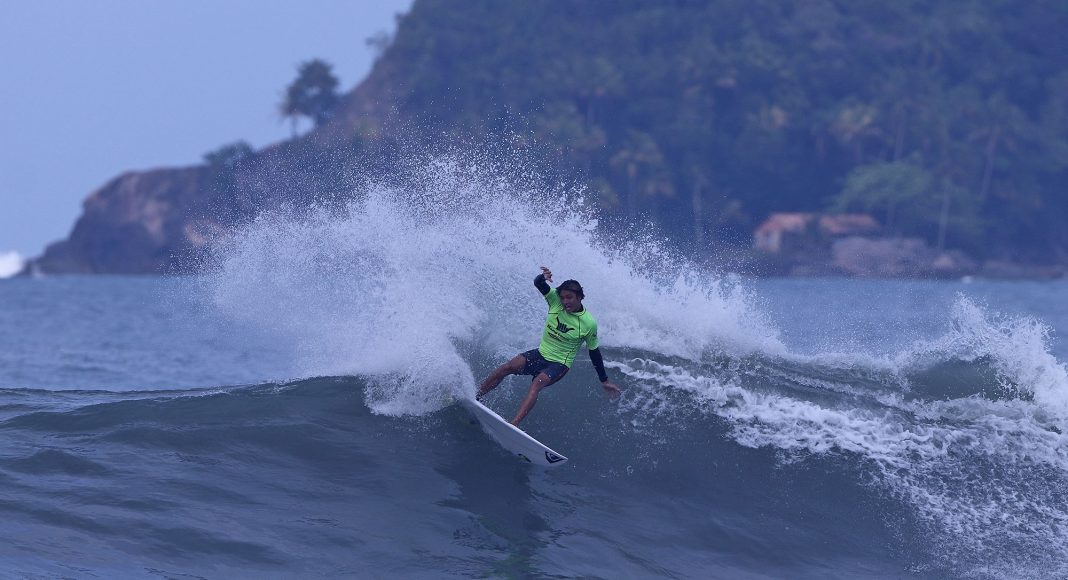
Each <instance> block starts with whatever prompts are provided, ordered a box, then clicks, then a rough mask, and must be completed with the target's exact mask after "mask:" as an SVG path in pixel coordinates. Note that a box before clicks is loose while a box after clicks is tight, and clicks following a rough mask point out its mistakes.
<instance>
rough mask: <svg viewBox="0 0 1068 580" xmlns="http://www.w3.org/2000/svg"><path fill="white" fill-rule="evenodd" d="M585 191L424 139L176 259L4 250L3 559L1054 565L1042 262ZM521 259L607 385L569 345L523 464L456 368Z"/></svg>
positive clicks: (474, 571) (72, 567)
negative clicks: (901, 255)
mask: <svg viewBox="0 0 1068 580" xmlns="http://www.w3.org/2000/svg"><path fill="white" fill-rule="evenodd" d="M589 195H590V194H589V193H588V192H586V191H583V190H582V189H581V188H580V187H574V186H571V185H568V184H552V183H550V184H548V185H547V184H546V180H545V179H541V178H538V177H537V176H530V175H523V174H521V173H520V174H516V172H514V171H512V170H509V169H507V168H503V167H501V166H499V165H495V164H492V163H484V162H482V163H473V162H465V161H463V160H459V159H455V158H450V159H435V160H431V161H426V162H425V163H422V164H419V165H417V166H416V167H415V168H414V169H413V170H411V171H410V172H409V173H407V174H406V175H405V176H404V178H403V179H398V180H394V181H392V182H388V183H385V182H383V183H377V184H374V185H368V186H366V187H364V188H361V190H360V191H357V192H355V195H354V196H353V197H352V198H351V199H346V200H344V201H336V200H334V201H324V202H323V203H321V204H319V205H316V206H314V207H310V208H309V207H302V208H279V209H276V210H273V211H269V212H265V213H263V214H261V215H260V216H258V217H257V218H256V219H255V220H254V221H252V222H250V223H248V224H246V225H244V226H242V227H241V228H239V229H237V230H235V231H233V232H228V233H227V234H226V235H224V236H220V238H219V239H218V240H216V243H215V245H214V248H213V251H212V253H211V255H210V256H209V257H207V258H206V260H205V263H204V265H203V266H204V272H205V273H204V274H202V275H199V276H194V277H185V278H161V279H148V278H128V277H99V278H85V277H68V278H54V279H29V278H21V279H10V280H3V281H0V328H2V329H3V332H2V335H0V430H2V432H3V433H4V445H3V452H2V455H0V489H2V490H3V494H2V495H0V509H2V510H3V513H4V514H5V522H4V523H3V524H0V536H2V537H3V539H4V540H5V541H4V542H3V546H2V547H0V563H2V565H3V569H4V570H6V571H7V572H8V573H9V574H11V575H13V576H19V577H21V576H40V577H58V576H77V577H87V576H107V577H175V576H182V575H188V576H190V577H209V578H214V577H224V576H237V577H262V576H264V575H272V574H273V575H283V576H305V577H307V576H313V577H314V576H320V577H321V576H326V577H337V576H350V577H396V576H403V577H470V576H479V577H481V576H504V577H543V576H561V577H579V576H581V577H604V578H621V577H648V576H667V577H681V578H707V577H723V578H781V577H793V578H828V577H831V578H833V577H838V578H856V577H875V578H901V577H917V578H1059V577H1065V576H1068V493H1066V491H1065V490H1066V489H1068V436H1066V435H1065V431H1066V429H1068V369H1066V367H1065V364H1064V362H1063V361H1064V360H1066V359H1068V348H1066V345H1065V344H1064V343H1063V342H1061V340H1060V339H1059V338H1058V335H1057V330H1061V331H1063V329H1064V328H1068V311H1066V310H1065V309H1064V306H1063V304H1064V303H1065V302H1064V299H1063V298H1064V296H1065V292H1066V290H1068V285H1066V284H1065V283H1064V282H1046V283H1037V282H1031V283H998V282H984V281H977V282H974V283H963V282H922V281H917V282H900V281H849V280H754V279H749V278H745V277H741V276H736V275H728V274H723V273H720V272H717V271H715V270H714V269H711V268H707V267H702V266H699V265H696V264H694V263H693V262H692V261H689V260H687V259H685V258H684V257H682V256H681V255H680V253H679V252H677V251H675V250H674V249H672V248H671V247H670V245H669V244H668V243H667V242H664V241H662V240H661V238H660V236H659V235H658V234H657V232H655V231H654V230H652V229H651V228H648V227H644V226H642V225H641V224H623V225H620V224H617V223H614V224H607V223H604V222H603V221H601V220H599V216H598V215H597V213H596V212H595V211H594V210H593V209H592V207H593V205H594V204H593V203H592V201H591V200H590V199H589V198H588V196H589ZM541 265H546V266H549V267H551V268H552V270H553V272H554V274H555V277H556V278H558V279H560V280H563V279H566V278H576V279H578V280H579V281H580V282H582V284H583V286H584V287H585V289H586V295H587V298H586V300H585V305H586V306H587V307H588V308H589V309H590V310H591V312H592V313H593V314H594V315H595V316H596V317H597V320H598V323H599V327H600V338H601V343H602V349H603V351H604V353H605V360H606V363H607V367H608V370H609V373H610V375H611V376H612V378H613V380H614V381H616V382H617V383H618V384H619V385H620V386H621V387H622V389H623V391H624V393H623V395H622V397H620V399H618V400H609V399H607V398H605V397H604V396H603V394H602V393H601V390H600V388H599V384H598V382H597V379H596V375H595V373H594V372H593V369H592V367H591V365H590V364H589V362H588V360H587V359H586V357H585V355H584V354H580V355H579V357H578V358H577V359H576V363H575V366H574V368H573V370H572V372H570V373H569V374H568V375H567V377H565V379H564V380H563V381H561V382H560V383H559V384H557V385H554V386H553V387H551V388H550V389H549V390H547V391H545V392H544V393H543V395H542V398H541V400H540V402H539V404H538V407H537V408H536V409H535V410H534V412H533V413H532V414H531V415H530V417H529V418H528V419H527V420H526V421H525V422H524V428H525V429H527V430H528V431H529V432H530V433H532V434H533V435H535V436H536V437H538V438H539V439H541V440H543V441H544V442H546V443H547V444H549V445H550V446H552V447H554V448H556V449H559V450H560V451H561V452H563V453H565V454H566V455H567V456H568V457H569V458H570V461H569V463H568V464H567V465H565V466H564V467H562V468H560V469H559V470H555V471H551V472H545V471H540V470H537V469H535V468H531V467H529V466H527V465H524V464H522V463H521V462H519V461H517V460H516V459H515V458H513V457H510V456H509V455H508V454H507V453H506V452H504V451H503V450H502V449H501V448H500V447H498V446H496V445H495V444H494V443H493V442H492V441H491V440H489V439H488V438H487V437H486V436H485V435H484V434H483V433H482V432H481V430H480V429H479V428H478V426H477V424H473V423H472V421H471V418H470V417H469V416H468V415H467V413H466V412H465V411H464V410H463V409H462V408H460V407H459V406H458V405H456V404H455V400H456V399H457V398H460V397H470V396H472V395H473V393H474V390H475V385H476V383H477V382H478V381H479V380H480V379H481V378H482V377H483V376H485V375H486V374H487V373H488V372H489V371H490V370H492V369H493V368H494V367H495V366H496V365H497V364H500V362H502V361H503V360H506V359H507V358H510V357H511V356H514V355H515V354H516V353H518V352H521V351H524V350H527V349H529V348H532V347H533V346H536V344H537V339H538V336H540V331H541V326H542V324H543V322H544V316H545V305H544V301H543V300H542V298H541V297H540V295H539V294H538V292H537V291H536V290H535V289H534V287H533V282H532V281H533V278H534V276H535V275H536V274H537V272H538V266H541ZM525 386H526V385H525V381H524V380H523V379H522V378H519V377H516V378H510V379H507V380H506V381H505V382H504V383H503V384H502V387H501V388H499V389H497V390H496V391H494V392H493V393H492V394H491V395H490V396H489V397H487V404H488V405H489V406H491V407H493V408H495V409H497V410H498V411H500V412H502V413H503V414H505V415H507V414H509V413H510V412H512V411H513V410H514V408H515V407H516V406H517V405H518V401H519V400H520V398H521V396H522V394H523V392H524V391H525Z"/></svg>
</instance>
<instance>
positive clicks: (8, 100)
mask: <svg viewBox="0 0 1068 580" xmlns="http://www.w3.org/2000/svg"><path fill="white" fill-rule="evenodd" d="M411 2H412V0H377V1H374V2H371V1H367V2H364V1H355V0H354V1H343V0H303V1H300V2H298V1H297V0H277V1H262V0H256V1H253V0H93V1H91V2H90V1H82V0H32V1H31V0H26V1H20V0H0V63H3V66H2V67H0V71H2V76H0V253H3V252H4V251H8V250H16V251H18V252H19V253H20V254H22V255H23V256H25V257H31V256H36V255H38V254H40V253H41V251H43V249H44V247H45V245H46V244H48V243H50V242H53V241H56V240H59V239H61V238H65V237H66V236H67V234H68V233H69V232H70V228H71V227H72V226H73V225H74V221H75V219H76V218H77V216H78V215H79V213H80V211H81V202H82V200H83V199H84V198H85V197H86V196H87V195H89V193H91V192H92V191H93V190H95V189H96V188H98V187H100V186H101V185H103V184H104V183H105V182H106V181H107V180H109V179H111V178H112V177H115V176H116V175H118V174H120V173H122V172H124V171H128V170H138V169H150V168H155V167H167V166H182V165H190V164H194V163H199V162H200V160H201V157H202V156H203V154H204V153H206V152H208V151H211V150H214V149H216V148H217V147H219V146H220V145H224V144H227V143H232V142H234V141H237V140H241V139H243V140H245V141H248V142H249V143H251V144H252V146H253V147H256V148H260V147H262V146H264V145H267V144H269V143H273V142H275V141H279V140H282V139H285V138H286V137H287V136H288V135H289V125H288V124H287V123H283V122H281V121H280V120H279V117H278V104H279V103H280V102H281V97H282V92H283V91H284V90H285V87H286V86H287V85H288V84H289V83H290V82H291V81H292V80H293V79H294V78H295V77H296V67H297V65H298V64H299V63H300V62H302V61H305V60H309V59H312V58H322V59H325V60H326V61H328V62H330V63H331V64H333V65H334V73H335V74H336V75H337V76H338V77H339V79H340V80H341V87H342V88H343V89H344V90H348V89H350V88H352V87H353V86H354V85H356V84H357V83H358V82H359V81H360V80H361V79H362V78H363V77H364V76H365V75H366V74H367V72H368V71H369V70H370V67H371V61H372V59H373V57H374V54H373V52H372V50H371V49H370V48H368V47H367V45H366V44H365V40H366V39H367V38H368V37H370V36H372V35H374V34H375V33H376V32H379V31H386V32H389V33H391V34H392V33H393V31H394V28H395V19H394V15H395V14H397V13H399V12H406V11H407V10H408V8H409V7H410V5H411Z"/></svg>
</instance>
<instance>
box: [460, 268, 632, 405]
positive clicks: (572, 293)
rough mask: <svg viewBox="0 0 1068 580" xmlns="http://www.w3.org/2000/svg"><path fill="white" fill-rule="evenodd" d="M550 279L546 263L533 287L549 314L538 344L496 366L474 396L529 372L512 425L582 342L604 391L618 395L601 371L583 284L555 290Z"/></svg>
mask: <svg viewBox="0 0 1068 580" xmlns="http://www.w3.org/2000/svg"><path fill="white" fill-rule="evenodd" d="M552 281H553V273H552V272H551V271H549V269H548V268H546V267H545V266H542V267H541V274H538V276H537V278H534V286H535V287H536V288H537V289H538V291H539V292H541V294H542V296H544V297H545V302H547V303H548V304H549V316H548V317H547V318H546V319H545V331H544V332H543V333H542V335H541V344H540V345H539V346H538V348H536V349H534V350H528V351H527V352H524V353H522V354H518V355H516V356H515V358H513V359H512V360H510V361H508V362H506V363H504V364H503V365H501V366H499V367H497V369H496V370H495V371H493V372H492V373H490V375H489V376H488V377H486V380H484V381H482V384H481V385H480V386H479V388H478V395H477V396H476V397H475V398H476V399H479V400H481V399H482V396H483V395H485V394H486V393H488V392H490V391H492V390H493V389H495V388H497V385H499V384H501V381H502V380H504V377H506V376H508V375H532V376H533V377H534V380H533V381H532V382H531V383H530V389H529V390H528V391H527V396H526V397H524V398H523V402H522V403H521V404H520V405H519V411H517V412H516V414H515V418H514V419H512V425H516V426H518V425H519V422H520V421H522V420H523V417H526V416H527V413H529V412H530V410H531V409H533V408H534V404H535V403H537V402H538V393H540V392H541V390H542V389H544V388H545V387H548V386H549V385H551V384H553V383H555V382H556V381H559V380H560V379H562V378H563V377H564V375H565V374H567V371H568V370H570V368H571V363H572V362H574V360H575V354H577V353H578V350H579V347H581V346H582V343H583V342H585V343H586V347H587V348H588V349H589V350H590V361H591V362H592V363H593V368H594V369H596V370H597V378H599V379H601V385H602V386H603V387H604V390H605V392H606V393H608V394H609V395H610V396H613V397H614V396H618V395H619V387H617V386H616V385H615V383H613V382H612V381H610V380H608V373H606V372H605V370H604V359H603V358H602V357H601V351H600V350H599V348H598V347H599V343H598V341H597V321H596V320H594V319H593V316H592V315H591V314H590V313H589V312H588V311H587V310H586V309H585V308H584V307H583V306H582V299H583V298H585V297H586V295H585V294H584V293H583V292H582V285H580V284H579V283H578V282H577V281H575V280H565V281H564V282H563V283H562V284H560V285H559V286H557V287H556V288H555V289H554V288H550V287H549V284H548V282H552Z"/></svg>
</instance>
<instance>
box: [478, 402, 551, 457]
mask: <svg viewBox="0 0 1068 580" xmlns="http://www.w3.org/2000/svg"><path fill="white" fill-rule="evenodd" d="M460 404H461V405H463V406H464V408H466V409H467V410H468V411H470V412H471V414H472V415H474V416H475V418H476V419H478V422H479V424H481V425H482V430H483V431H485V433H486V434H487V435H489V436H490V438H491V439H493V440H494V441H496V442H497V444H498V445H500V446H501V447H504V448H505V449H506V450H508V451H510V452H512V453H514V454H516V455H517V456H518V457H520V458H521V459H524V460H526V461H527V462H529V463H533V464H534V465H539V466H541V467H559V466H561V465H563V464H565V463H567V457H565V456H564V455H563V454H560V453H557V452H556V451H553V450H552V449H550V448H549V447H548V446H547V445H545V444H544V443H542V442H541V441H538V440H537V439H535V438H533V437H531V436H530V435H529V434H527V432H526V431H523V430H522V429H520V428H519V427H516V426H515V425H512V424H511V423H509V422H508V421H505V420H504V419H503V418H502V417H501V416H500V415H498V414H497V413H496V412H494V411H493V409H490V408H489V407H487V406H485V405H483V404H482V403H480V402H479V401H476V400H474V399H461V400H460Z"/></svg>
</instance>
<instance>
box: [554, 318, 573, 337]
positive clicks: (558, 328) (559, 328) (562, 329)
mask: <svg viewBox="0 0 1068 580" xmlns="http://www.w3.org/2000/svg"><path fill="white" fill-rule="evenodd" d="M572 330H575V329H574V328H572V327H570V326H568V325H566V324H564V323H563V322H560V318H559V317H557V318H556V331H557V332H563V333H565V334H566V333H568V332H571V331H572Z"/></svg>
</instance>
